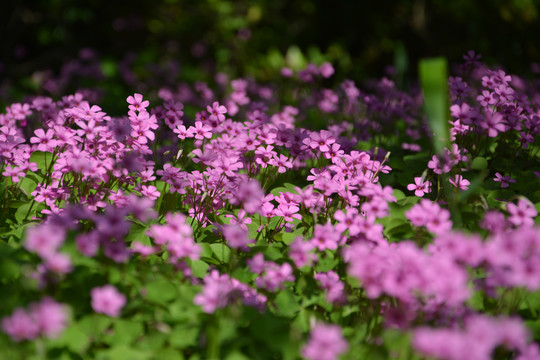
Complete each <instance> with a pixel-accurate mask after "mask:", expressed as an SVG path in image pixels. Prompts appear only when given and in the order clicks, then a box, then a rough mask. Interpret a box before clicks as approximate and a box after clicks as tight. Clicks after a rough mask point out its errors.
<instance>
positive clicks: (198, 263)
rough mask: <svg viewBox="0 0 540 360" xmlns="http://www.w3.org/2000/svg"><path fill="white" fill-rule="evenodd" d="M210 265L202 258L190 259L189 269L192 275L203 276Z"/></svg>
mask: <svg viewBox="0 0 540 360" xmlns="http://www.w3.org/2000/svg"><path fill="white" fill-rule="evenodd" d="M209 267H210V266H209V265H208V264H207V263H205V262H204V261H202V260H193V261H191V271H192V272H193V276H195V277H198V278H203V277H204V276H205V275H206V271H207V270H208V268H209Z"/></svg>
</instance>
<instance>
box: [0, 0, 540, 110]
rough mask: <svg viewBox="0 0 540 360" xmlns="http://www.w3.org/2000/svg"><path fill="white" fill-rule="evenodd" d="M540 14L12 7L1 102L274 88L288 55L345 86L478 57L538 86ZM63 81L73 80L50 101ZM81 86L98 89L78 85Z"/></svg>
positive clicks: (452, 9) (156, 5) (357, 7)
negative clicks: (534, 66)
mask: <svg viewBox="0 0 540 360" xmlns="http://www.w3.org/2000/svg"><path fill="white" fill-rule="evenodd" d="M539 8H540V7H539V1H537V0H506V1H503V0H493V1H487V0H484V1H482V0H479V1H471V0H452V1H448V0H412V1H405V0H378V1H359V0H340V1H337V0H336V1H328V0H327V1H323V0H255V1H245V0H236V1H217V0H185V1H182V0H153V1H142V0H132V1H115V0H88V1H83V0H34V1H30V0H27V1H16V0H7V1H6V0H4V1H2V5H1V11H0V35H1V36H0V39H1V45H0V46H1V58H0V82H1V84H2V85H1V90H0V95H1V96H0V99H3V102H7V101H10V100H17V99H19V98H21V97H22V96H23V95H24V94H28V93H29V92H36V93H49V94H52V95H55V91H56V92H59V91H60V90H63V91H69V90H72V89H70V87H69V86H74V87H77V86H85V85H88V83H89V82H91V81H98V82H102V83H103V86H104V88H105V89H106V90H110V89H109V88H108V87H111V88H112V92H113V93H114V92H117V93H120V92H121V90H120V88H118V87H122V88H123V89H126V88H127V89H129V88H130V87H134V86H135V83H136V81H135V79H137V81H139V82H140V81H141V80H145V79H147V80H148V81H150V82H151V81H155V82H159V81H160V79H161V80H163V81H169V82H171V81H174V80H177V79H183V80H186V81H191V82H193V81H196V80H209V79H212V77H213V74H215V73H216V72H217V71H225V72H226V73H228V74H229V75H231V76H233V77H234V76H244V75H252V76H254V77H256V78H258V79H260V80H271V79H272V76H275V74H276V73H277V71H278V70H279V68H280V67H281V66H282V65H283V56H284V55H286V54H287V53H288V54H289V55H288V56H289V57H291V58H298V53H301V54H302V56H301V59H303V60H304V61H314V62H318V63H320V62H322V61H324V60H329V61H331V62H332V63H333V64H334V65H335V67H336V70H337V74H336V78H337V79H342V78H344V77H348V78H352V79H355V80H357V81H361V80H362V79H367V78H369V77H380V76H382V75H384V73H385V69H386V67H387V66H388V65H396V66H397V67H398V68H400V69H401V71H402V72H403V73H404V76H406V77H408V78H415V77H416V69H417V62H418V60H419V59H420V58H424V57H432V56H444V57H446V58H447V59H448V60H449V62H450V63H453V62H458V61H461V57H462V55H463V54H464V53H466V52H467V51H468V50H475V51H476V52H478V53H480V54H482V55H483V59H482V60H483V61H485V62H487V63H488V64H490V65H493V64H501V65H502V66H504V67H505V69H506V70H508V71H509V72H511V73H517V74H520V75H527V74H530V71H531V70H530V69H531V63H533V62H539V61H540V40H539V38H538V37H539V35H540V27H539V23H538V17H539V13H538V12H539ZM293 45H296V46H297V47H294V48H292V49H291V46H293ZM81 49H92V50H93V51H88V50H84V51H82V52H81ZM298 50H299V51H298ZM295 53H296V55H295ZM295 56H296V57H295ZM66 64H71V65H69V66H71V68H70V67H69V66H67V70H66ZM81 64H82V65H81ZM83 65H84V66H83ZM85 66H86V67H85ZM126 69H129V71H127V70H126ZM70 71H71V72H70ZM100 71H101V75H98V73H99V72H100ZM66 74H68V75H69V76H67V75H66ZM54 76H56V77H58V76H64V77H69V80H66V81H64V83H62V84H63V85H62V86H60V87H57V88H56V89H52V90H51V89H48V90H44V89H43V86H42V85H43V83H44V79H46V78H50V77H54ZM74 77H81V78H90V80H88V79H86V80H84V79H81V80H78V81H75V82H74V85H69V84H68V83H69V82H70V81H71V80H72V79H73V78H74ZM111 84H115V85H111ZM152 85H153V84H149V86H152ZM136 90H144V88H143V89H140V88H139V89H136ZM56 95H58V94H56ZM62 95H65V94H62Z"/></svg>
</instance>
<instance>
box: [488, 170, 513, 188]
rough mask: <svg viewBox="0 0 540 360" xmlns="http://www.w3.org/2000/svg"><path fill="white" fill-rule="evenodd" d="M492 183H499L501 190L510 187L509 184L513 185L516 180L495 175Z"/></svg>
mask: <svg viewBox="0 0 540 360" xmlns="http://www.w3.org/2000/svg"><path fill="white" fill-rule="evenodd" d="M493 181H496V182H500V183H501V188H507V187H509V186H510V183H515V182H516V180H515V179H512V178H511V177H510V176H502V175H501V174H500V173H498V172H497V173H495V177H494V178H493Z"/></svg>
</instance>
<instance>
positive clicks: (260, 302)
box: [193, 270, 266, 313]
mask: <svg viewBox="0 0 540 360" xmlns="http://www.w3.org/2000/svg"><path fill="white" fill-rule="evenodd" d="M239 299H240V300H242V303H243V304H244V305H247V306H252V307H255V308H257V309H260V310H262V309H263V308H264V307H265V305H266V296H264V295H263V294H259V293H257V291H256V290H255V289H253V288H250V287H249V286H247V285H246V284H244V283H241V282H240V281H238V280H237V279H235V278H231V277H230V276H229V275H227V274H220V273H219V272H218V271H217V270H213V271H211V272H210V273H209V274H208V275H207V276H206V277H205V278H204V287H203V290H202V292H201V293H200V294H197V295H196V296H195V298H194V300H193V301H194V303H195V304H196V305H199V306H201V307H202V309H203V311H204V312H206V313H213V312H215V311H216V310H217V309H221V308H224V307H226V306H227V305H229V304H232V303H234V302H235V301H236V300H239Z"/></svg>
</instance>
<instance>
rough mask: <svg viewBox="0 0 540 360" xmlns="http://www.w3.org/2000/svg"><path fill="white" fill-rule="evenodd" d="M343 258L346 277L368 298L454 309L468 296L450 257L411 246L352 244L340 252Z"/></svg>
mask: <svg viewBox="0 0 540 360" xmlns="http://www.w3.org/2000/svg"><path fill="white" fill-rule="evenodd" d="M343 257H344V259H345V261H346V262H347V263H348V264H349V266H348V270H347V272H348V274H349V275H351V276H354V277H355V278H357V279H359V280H360V281H361V284H362V287H363V288H364V289H365V290H366V294H367V296H368V297H370V298H377V297H379V296H381V295H382V294H387V295H390V296H392V297H395V298H397V299H399V300H401V301H402V302H404V303H406V304H417V305H418V306H419V307H421V304H423V303H424V302H425V301H427V300H431V301H432V302H434V303H436V304H438V305H440V306H448V307H456V306H462V305H463V304H464V302H465V301H466V300H467V299H468V298H469V297H470V295H471V291H470V288H469V285H468V280H469V279H468V276H467V272H466V271H465V269H463V268H462V267H461V266H459V265H457V264H456V263H455V262H454V261H453V258H452V257H451V256H450V255H448V254H444V253H437V255H436V256H433V255H430V254H427V253H426V252H425V251H424V250H422V249H421V248H419V247H418V246H417V245H415V244H414V243H412V242H408V241H406V242H400V243H394V244H387V245H378V246H372V245H369V244H365V243H355V244H353V245H351V247H349V248H346V249H344V250H343Z"/></svg>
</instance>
